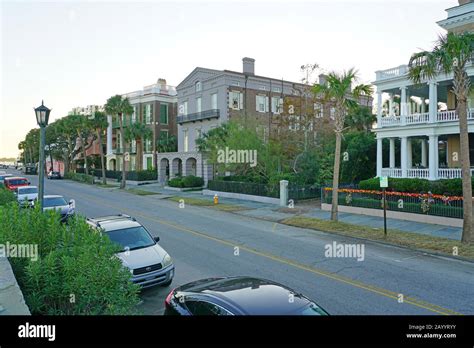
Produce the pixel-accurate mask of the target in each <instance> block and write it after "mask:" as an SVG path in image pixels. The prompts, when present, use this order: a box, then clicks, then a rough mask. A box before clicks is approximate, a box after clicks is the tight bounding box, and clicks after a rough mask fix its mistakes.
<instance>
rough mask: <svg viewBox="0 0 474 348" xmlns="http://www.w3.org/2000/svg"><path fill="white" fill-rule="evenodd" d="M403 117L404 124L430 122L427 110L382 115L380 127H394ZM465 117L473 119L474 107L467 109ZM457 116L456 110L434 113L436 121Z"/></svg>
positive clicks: (444, 120)
mask: <svg viewBox="0 0 474 348" xmlns="http://www.w3.org/2000/svg"><path fill="white" fill-rule="evenodd" d="M403 118H405V124H407V125H411V124H421V123H428V122H430V114H429V112H425V113H421V114H410V115H407V116H405V117H403V116H384V117H382V119H381V122H380V123H381V124H380V126H381V127H396V126H400V125H402V124H403V122H402V121H403ZM467 119H468V120H474V108H472V109H469V110H467ZM458 120H459V116H458V113H457V111H456V110H448V111H439V112H438V113H437V115H436V122H453V121H458Z"/></svg>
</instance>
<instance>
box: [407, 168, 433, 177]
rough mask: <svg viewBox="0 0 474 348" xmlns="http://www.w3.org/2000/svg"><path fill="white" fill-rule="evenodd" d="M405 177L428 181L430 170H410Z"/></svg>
mask: <svg viewBox="0 0 474 348" xmlns="http://www.w3.org/2000/svg"><path fill="white" fill-rule="evenodd" d="M407 177H409V178H422V179H428V178H429V177H430V170H429V169H427V168H412V169H408V170H407Z"/></svg>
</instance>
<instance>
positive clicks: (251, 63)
mask: <svg viewBox="0 0 474 348" xmlns="http://www.w3.org/2000/svg"><path fill="white" fill-rule="evenodd" d="M242 71H243V73H244V74H247V75H255V59H253V58H248V57H245V58H242Z"/></svg>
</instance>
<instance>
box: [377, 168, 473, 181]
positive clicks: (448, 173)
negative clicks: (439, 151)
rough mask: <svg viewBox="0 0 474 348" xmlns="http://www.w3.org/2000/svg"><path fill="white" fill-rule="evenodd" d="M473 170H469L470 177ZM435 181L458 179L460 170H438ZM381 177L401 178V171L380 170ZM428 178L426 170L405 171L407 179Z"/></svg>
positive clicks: (392, 169) (398, 169)
mask: <svg viewBox="0 0 474 348" xmlns="http://www.w3.org/2000/svg"><path fill="white" fill-rule="evenodd" d="M473 173H474V168H471V176H472V175H473ZM436 174H437V177H436V178H437V179H460V178H461V177H462V173H461V168H438V170H437V171H436ZM382 176H388V177H391V178H402V177H403V174H402V170H401V169H400V168H382ZM429 176H430V174H429V169H428V168H410V169H407V175H406V177H407V178H419V179H428V178H429Z"/></svg>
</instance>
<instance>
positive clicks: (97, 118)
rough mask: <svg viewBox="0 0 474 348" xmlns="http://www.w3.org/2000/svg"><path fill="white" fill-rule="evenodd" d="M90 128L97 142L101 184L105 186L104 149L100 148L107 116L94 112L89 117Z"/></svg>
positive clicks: (106, 124)
mask: <svg viewBox="0 0 474 348" xmlns="http://www.w3.org/2000/svg"><path fill="white" fill-rule="evenodd" d="M91 123H92V128H93V129H95V132H96V137H97V142H98V143H99V154H100V166H101V168H102V184H104V185H105V184H107V178H106V175H105V156H104V147H103V146H102V134H103V133H104V130H106V129H107V127H108V125H109V123H108V122H107V116H106V115H105V113H104V112H102V111H96V112H94V114H93V115H91Z"/></svg>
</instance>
